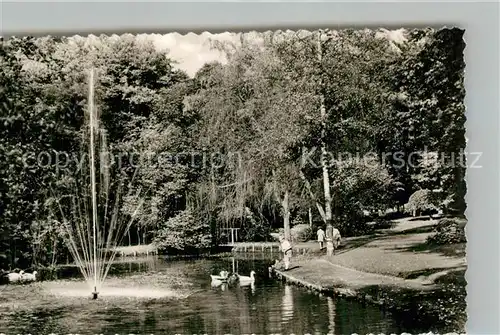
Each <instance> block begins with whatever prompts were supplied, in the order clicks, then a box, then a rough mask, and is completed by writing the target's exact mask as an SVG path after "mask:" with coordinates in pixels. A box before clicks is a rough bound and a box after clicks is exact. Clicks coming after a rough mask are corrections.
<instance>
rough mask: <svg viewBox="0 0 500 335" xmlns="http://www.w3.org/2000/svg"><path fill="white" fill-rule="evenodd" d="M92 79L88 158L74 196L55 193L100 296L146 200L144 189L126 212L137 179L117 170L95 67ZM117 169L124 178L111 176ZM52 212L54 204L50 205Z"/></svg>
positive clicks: (68, 238) (70, 240)
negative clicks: (97, 91)
mask: <svg viewBox="0 0 500 335" xmlns="http://www.w3.org/2000/svg"><path fill="white" fill-rule="evenodd" d="M88 81H89V85H88V99H87V110H86V114H87V115H86V116H87V117H86V120H87V121H86V124H85V126H84V128H83V129H82V134H83V138H82V145H83V146H82V149H83V150H82V154H84V155H85V156H84V158H85V159H82V161H81V164H82V165H81V166H80V167H79V172H80V173H81V178H80V179H79V178H71V179H72V182H73V183H74V186H75V188H74V189H75V194H74V195H73V196H57V195H55V194H54V198H55V199H57V200H55V203H56V204H57V206H58V209H59V212H60V214H61V216H62V223H63V228H64V229H63V230H64V234H63V239H64V240H65V242H66V245H67V246H68V249H69V251H70V253H71V255H72V256H73V259H74V261H75V263H76V265H77V266H78V268H79V270H80V272H81V273H82V275H83V277H84V279H85V281H86V282H87V284H88V288H89V290H90V292H91V294H92V299H93V300H96V299H97V298H98V295H99V293H102V290H101V289H102V284H103V282H104V280H105V279H106V277H107V275H108V272H109V270H110V269H111V265H112V263H113V261H114V259H115V257H116V255H117V252H118V249H117V247H118V246H119V245H120V244H121V242H122V241H123V238H124V236H125V235H126V233H127V231H128V230H129V229H130V227H131V225H132V223H133V222H134V221H135V217H136V215H137V213H138V211H139V209H140V207H141V206H142V204H143V202H144V198H143V197H140V194H141V193H142V189H141V188H139V190H138V192H137V193H136V194H135V197H134V199H135V200H134V201H136V203H135V204H136V206H135V210H134V211H133V213H132V212H131V213H124V214H123V213H122V211H121V209H122V207H123V206H122V203H121V200H122V191H123V190H122V188H123V187H124V186H125V185H129V189H128V193H127V194H125V196H126V197H128V199H129V200H130V198H131V197H132V196H134V195H133V194H131V190H132V187H131V185H132V182H131V181H133V178H134V177H132V180H129V178H130V176H129V175H128V174H127V173H124V171H119V170H117V169H115V168H112V167H113V164H112V163H113V162H112V161H111V160H110V158H111V157H110V152H109V149H108V145H107V137H106V130H105V129H104V127H103V125H101V123H100V120H99V119H100V117H99V113H98V110H97V108H96V103H95V101H94V100H95V95H94V85H95V76H94V69H93V68H92V69H90V71H89V75H88ZM85 147H87V148H86V149H85ZM85 152H86V153H85ZM84 164H87V165H88V166H84ZM112 171H113V172H116V175H117V177H118V178H116V179H113V178H111V177H112V176H111V172H112ZM135 172H137V171H135ZM134 176H135V173H134ZM71 177H74V176H71ZM125 178H127V179H125ZM125 181H128V183H126V182H125ZM68 198H69V200H68ZM49 210H52V208H51V207H49ZM65 211H66V213H65ZM67 211H69V212H67ZM51 214H52V215H53V216H55V214H54V213H52V212H51ZM121 215H125V217H121Z"/></svg>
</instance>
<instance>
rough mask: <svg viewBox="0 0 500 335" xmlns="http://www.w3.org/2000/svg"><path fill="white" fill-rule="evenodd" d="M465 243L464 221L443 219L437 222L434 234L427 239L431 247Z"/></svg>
mask: <svg viewBox="0 0 500 335" xmlns="http://www.w3.org/2000/svg"><path fill="white" fill-rule="evenodd" d="M465 242H467V236H466V235H465V220H460V219H448V218H444V219H441V220H439V222H438V224H437V225H436V228H435V231H434V234H432V235H431V236H429V237H428V238H427V243H429V244H431V245H446V244H454V243H465Z"/></svg>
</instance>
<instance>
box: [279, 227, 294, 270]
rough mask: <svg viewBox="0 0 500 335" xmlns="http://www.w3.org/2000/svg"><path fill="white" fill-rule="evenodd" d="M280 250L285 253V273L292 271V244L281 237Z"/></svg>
mask: <svg viewBox="0 0 500 335" xmlns="http://www.w3.org/2000/svg"><path fill="white" fill-rule="evenodd" d="M280 249H281V252H283V260H284V262H285V271H286V270H288V269H290V262H291V260H292V244H291V243H290V242H289V241H288V240H287V239H286V238H285V237H284V236H280Z"/></svg>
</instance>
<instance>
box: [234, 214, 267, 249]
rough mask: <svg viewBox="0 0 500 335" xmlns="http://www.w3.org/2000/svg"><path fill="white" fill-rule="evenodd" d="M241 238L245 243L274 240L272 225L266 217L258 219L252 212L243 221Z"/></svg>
mask: <svg viewBox="0 0 500 335" xmlns="http://www.w3.org/2000/svg"><path fill="white" fill-rule="evenodd" d="M241 228H242V229H241V233H240V237H241V239H242V240H243V241H252V242H263V241H269V240H272V237H271V225H270V224H269V222H267V220H266V219H265V218H264V217H262V216H261V217H258V218H256V217H255V215H253V214H252V213H251V212H250V214H249V215H247V216H246V218H245V219H244V221H243V224H242V227H241Z"/></svg>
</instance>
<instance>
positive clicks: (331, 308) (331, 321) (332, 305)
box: [326, 297, 335, 334]
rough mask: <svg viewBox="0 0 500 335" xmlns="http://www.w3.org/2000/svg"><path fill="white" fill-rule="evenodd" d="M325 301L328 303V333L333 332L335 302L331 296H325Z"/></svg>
mask: <svg viewBox="0 0 500 335" xmlns="http://www.w3.org/2000/svg"><path fill="white" fill-rule="evenodd" d="M326 302H327V304H328V331H329V333H330V334H335V303H334V302H333V298H331V297H327V298H326Z"/></svg>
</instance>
